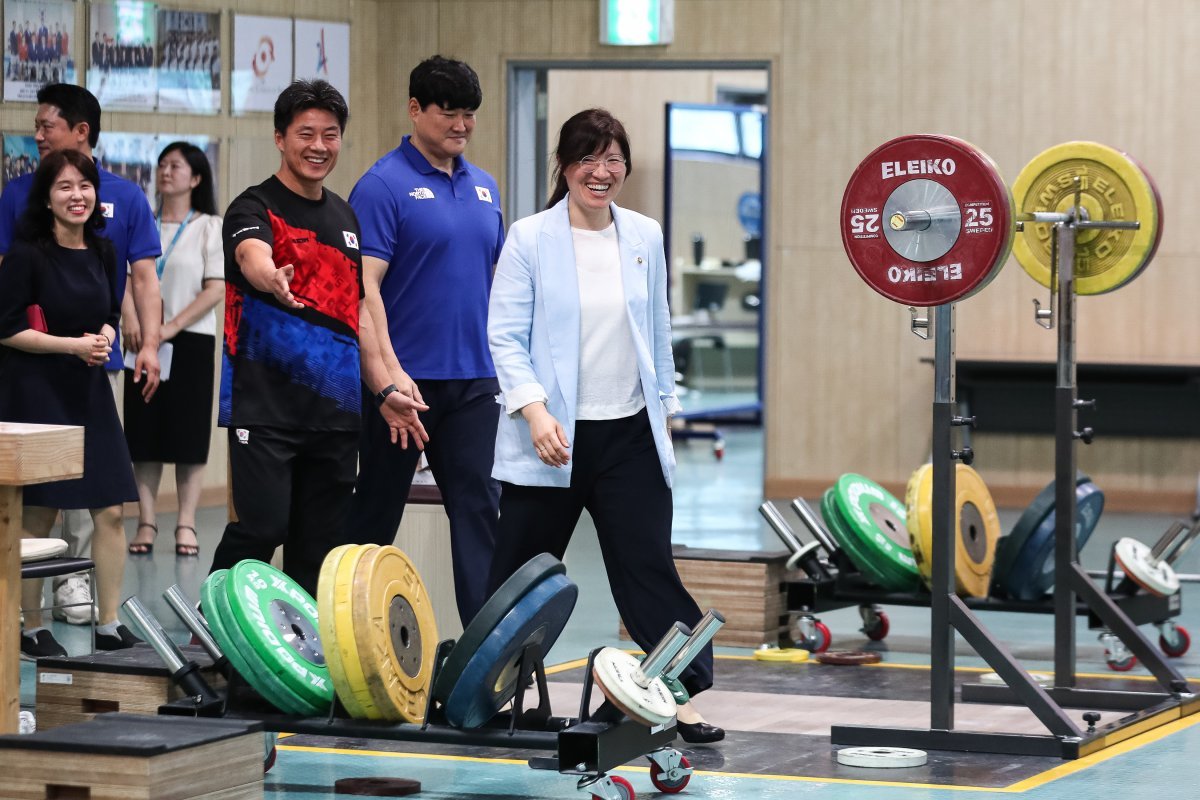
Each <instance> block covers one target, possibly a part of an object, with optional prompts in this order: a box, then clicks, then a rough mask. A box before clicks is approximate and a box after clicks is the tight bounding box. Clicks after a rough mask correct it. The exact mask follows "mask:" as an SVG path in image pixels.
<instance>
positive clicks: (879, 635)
mask: <svg viewBox="0 0 1200 800" xmlns="http://www.w3.org/2000/svg"><path fill="white" fill-rule="evenodd" d="M858 613H859V614H860V615H861V616H862V621H863V626H862V627H861V628H860V629H859V630H861V631H862V632H863V633H864V634H865V635H866V637H867V638H868V639H870V640H871V641H872V642H882V641H883V640H884V639H886V638H887V635H888V632H889V631H890V630H891V629H892V625H891V622H890V621H889V620H888V615H887V613H886V612H885V611H884V610H883V609H881V608H879V607H878V606H859V607H858Z"/></svg>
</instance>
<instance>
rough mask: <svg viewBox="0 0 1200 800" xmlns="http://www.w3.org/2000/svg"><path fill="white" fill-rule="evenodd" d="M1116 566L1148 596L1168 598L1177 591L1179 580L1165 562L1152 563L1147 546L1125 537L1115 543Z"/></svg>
mask: <svg viewBox="0 0 1200 800" xmlns="http://www.w3.org/2000/svg"><path fill="white" fill-rule="evenodd" d="M1115 553H1116V557H1117V564H1118V565H1119V566H1120V567H1121V569H1122V570H1124V572H1125V574H1126V575H1128V576H1129V577H1130V578H1131V579H1132V580H1133V582H1134V583H1136V584H1137V585H1138V586H1141V587H1142V588H1143V589H1145V590H1146V591H1147V592H1150V594H1156V595H1158V596H1159V597H1168V596H1170V595H1173V594H1175V593H1176V592H1178V591H1179V578H1178V576H1176V575H1175V570H1174V569H1172V568H1171V565H1170V564H1168V563H1167V562H1165V561H1159V562H1158V563H1155V562H1154V559H1152V558H1151V557H1150V548H1149V546H1147V545H1145V544H1142V543H1141V542H1139V541H1138V540H1137V539H1132V538H1130V537H1128V536H1126V537H1125V538H1124V539H1121V540H1120V541H1119V542H1117V547H1116V551H1115Z"/></svg>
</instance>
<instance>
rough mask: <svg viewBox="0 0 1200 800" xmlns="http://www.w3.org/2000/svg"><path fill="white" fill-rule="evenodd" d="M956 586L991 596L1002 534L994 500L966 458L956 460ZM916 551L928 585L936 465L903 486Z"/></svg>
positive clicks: (915, 474) (966, 593) (927, 466)
mask: <svg viewBox="0 0 1200 800" xmlns="http://www.w3.org/2000/svg"><path fill="white" fill-rule="evenodd" d="M954 475H955V477H954V486H955V501H954V510H955V530H956V533H957V535H958V544H957V545H956V547H955V549H954V589H955V592H957V593H958V594H960V595H963V596H964V597H987V593H988V588H989V586H990V584H991V580H992V564H993V563H994V562H995V559H996V543H997V542H998V541H999V540H1000V518H999V516H998V515H997V514H996V504H995V503H994V502H993V501H992V496H991V494H990V493H989V492H988V490H987V486H986V485H985V484H984V482H983V478H981V477H980V476H979V473H978V472H976V471H975V470H973V469H972V468H971V467H968V466H967V465H966V464H956V465H955V474H954ZM904 501H905V506H906V509H907V512H908V531H909V533H910V534H911V535H912V543H913V547H912V549H913V557H914V558H915V559H916V561H917V569H918V570H920V572H921V577H922V579H924V581H925V585H926V586H929V585H930V584H932V582H933V559H932V557H931V555H932V553H933V465H932V464H925V465H923V466H921V467H920V468H918V469H917V470H916V471H915V472H913V474H912V476H911V477H910V478H909V479H908V486H907V487H906V488H905V492H904Z"/></svg>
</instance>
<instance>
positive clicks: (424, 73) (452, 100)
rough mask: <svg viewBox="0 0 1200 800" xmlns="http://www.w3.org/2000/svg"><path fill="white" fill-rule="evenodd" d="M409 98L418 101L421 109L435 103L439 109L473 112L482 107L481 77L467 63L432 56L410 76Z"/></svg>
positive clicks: (418, 65) (415, 68)
mask: <svg viewBox="0 0 1200 800" xmlns="http://www.w3.org/2000/svg"><path fill="white" fill-rule="evenodd" d="M408 96H409V97H413V98H416V101H417V102H418V103H419V104H420V106H421V108H422V109H425V108H428V107H429V104H430V103H432V104H434V105H436V106H437V107H438V108H446V109H450V108H465V109H467V110H468V111H474V110H475V109H477V108H479V106H480V105H481V104H482V103H483V90H482V89H480V88H479V76H478V75H476V74H475V70H473V69H471V67H470V66H468V65H467V64H466V63H465V62H462V61H456V60H454V59H452V58H445V57H443V56H431V57H429V58H427V59H425V60H424V61H422V62H421V63H420V64H417V66H415V67H413V71H412V72H411V73H409V76H408Z"/></svg>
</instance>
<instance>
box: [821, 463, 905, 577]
mask: <svg viewBox="0 0 1200 800" xmlns="http://www.w3.org/2000/svg"><path fill="white" fill-rule="evenodd" d="M833 500H834V504H835V505H836V506H837V509H838V511H839V512H841V516H842V519H843V520H844V521H845V522H846V525H847V530H848V531H849V532H850V533H851V534H852V535H854V536H856V537H857V538H858V540H859V543H860V544H861V545H862V549H863V550H864V552H865V553H866V555H867V557H868V558H869V559H871V560H872V561H873V562H875V563H877V564H878V565H879V569H881V570H882V571H884V572H887V573H889V574H891V575H895V576H897V577H898V585H893V586H888V587H886V588H890V589H895V590H897V591H904V590H909V589H916V588H917V587H918V586H919V585H920V583H921V573H920V571H919V570H918V569H917V560H916V558H914V557H913V552H912V544H911V538H910V537H909V534H908V528H906V527H905V520H906V518H907V514H906V512H905V510H904V503H902V502H900V501H899V500H897V499H896V498H895V497H893V496H892V494H891V492H889V491H887V490H886V489H884V488H883V487H882V486H880V485H879V484H878V483H875V481H873V480H870V479H869V478H864V477H863V476H862V475H856V474H855V473H853V472H848V473H846V474H845V475H843V476H842V477H840V478H838V480H837V483H835V484H834V485H833Z"/></svg>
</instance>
